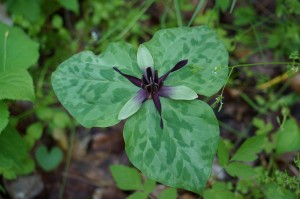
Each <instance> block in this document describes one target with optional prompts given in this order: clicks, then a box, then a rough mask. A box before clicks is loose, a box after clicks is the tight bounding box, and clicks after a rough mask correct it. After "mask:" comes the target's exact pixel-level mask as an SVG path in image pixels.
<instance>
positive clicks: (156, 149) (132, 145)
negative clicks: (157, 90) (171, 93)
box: [124, 98, 219, 193]
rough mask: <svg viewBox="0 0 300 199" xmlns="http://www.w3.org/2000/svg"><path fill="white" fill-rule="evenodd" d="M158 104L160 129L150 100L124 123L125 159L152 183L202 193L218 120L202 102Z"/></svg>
mask: <svg viewBox="0 0 300 199" xmlns="http://www.w3.org/2000/svg"><path fill="white" fill-rule="evenodd" d="M161 103H162V117H163V121H164V128H163V129H161V128H160V125H159V121H160V116H159V114H158V112H157V110H156V109H155V108H154V105H153V102H152V101H149V100H148V101H146V102H145V103H144V105H143V106H142V107H141V109H140V110H139V111H138V112H137V113H136V114H134V115H133V116H132V117H130V118H129V119H128V121H127V122H126V125H125V127H124V139H125V143H126V152H127V154H128V157H129V159H130V160H131V162H132V163H133V164H134V165H135V166H136V167H137V168H138V169H140V170H141V171H142V172H143V173H144V174H145V175H146V176H148V177H150V178H152V179H153V180H155V181H158V182H161V183H163V184H166V185H169V186H172V187H176V188H184V189H187V190H191V191H193V192H196V193H201V192H202V191H203V189H204V187H205V185H206V182H207V179H208V177H209V176H210V172H211V165H212V161H213V159H214V156H215V153H216V149H217V144H218V138H219V127H218V121H217V119H216V118H215V115H214V113H213V111H212V110H211V108H210V107H209V106H208V105H207V104H206V103H205V102H202V101H198V100H192V101H175V100H170V99H166V98H161Z"/></svg>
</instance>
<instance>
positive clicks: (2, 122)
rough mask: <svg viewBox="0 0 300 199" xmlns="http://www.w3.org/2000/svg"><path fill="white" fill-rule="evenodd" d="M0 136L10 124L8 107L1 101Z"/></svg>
mask: <svg viewBox="0 0 300 199" xmlns="http://www.w3.org/2000/svg"><path fill="white" fill-rule="evenodd" d="M0 113H1V114H0V135H1V132H2V131H3V129H4V128H5V127H6V125H7V124H8V117H9V111H8V107H7V105H6V104H5V103H4V102H1V101H0Z"/></svg>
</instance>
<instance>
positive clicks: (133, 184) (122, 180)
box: [110, 165, 143, 190]
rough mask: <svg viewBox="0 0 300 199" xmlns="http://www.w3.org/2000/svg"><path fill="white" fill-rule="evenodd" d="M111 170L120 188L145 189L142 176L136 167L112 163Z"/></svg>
mask: <svg viewBox="0 0 300 199" xmlns="http://www.w3.org/2000/svg"><path fill="white" fill-rule="evenodd" d="M110 171H111V173H112V176H113V178H114V180H115V181H116V183H117V186H118V187H119V188H120V189H122V190H143V184H142V177H141V175H140V174H139V172H138V171H137V170H136V169H134V168H130V167H126V166H122V165H112V166H110Z"/></svg>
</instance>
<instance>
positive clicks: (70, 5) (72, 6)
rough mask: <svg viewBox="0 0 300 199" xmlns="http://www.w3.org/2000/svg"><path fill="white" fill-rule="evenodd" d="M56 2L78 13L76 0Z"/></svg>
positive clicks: (59, 0)
mask: <svg viewBox="0 0 300 199" xmlns="http://www.w3.org/2000/svg"><path fill="white" fill-rule="evenodd" d="M58 2H59V3H60V4H61V5H62V6H63V7H64V8H65V9H67V10H71V11H73V12H75V13H76V14H78V11H79V4H78V0H58Z"/></svg>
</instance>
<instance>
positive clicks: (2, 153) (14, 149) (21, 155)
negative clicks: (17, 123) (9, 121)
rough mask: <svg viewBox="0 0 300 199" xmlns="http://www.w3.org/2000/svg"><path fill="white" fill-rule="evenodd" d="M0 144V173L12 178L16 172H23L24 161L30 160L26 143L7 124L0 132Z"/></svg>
mask: <svg viewBox="0 0 300 199" xmlns="http://www.w3.org/2000/svg"><path fill="white" fill-rule="evenodd" d="M0 146H1V150H0V162H1V165H2V166H0V175H1V174H3V175H4V177H5V178H9V179H12V178H15V176H16V174H21V173H25V170H26V168H25V167H26V166H25V165H24V161H29V160H30V159H29V156H28V154H27V148H26V144H25V142H24V140H23V139H22V138H21V136H20V135H19V133H18V132H17V131H16V130H15V129H13V128H12V127H10V126H9V125H8V126H7V127H6V128H5V129H4V131H3V132H2V133H1V134H0ZM12 163H13V165H11V164H12Z"/></svg>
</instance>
